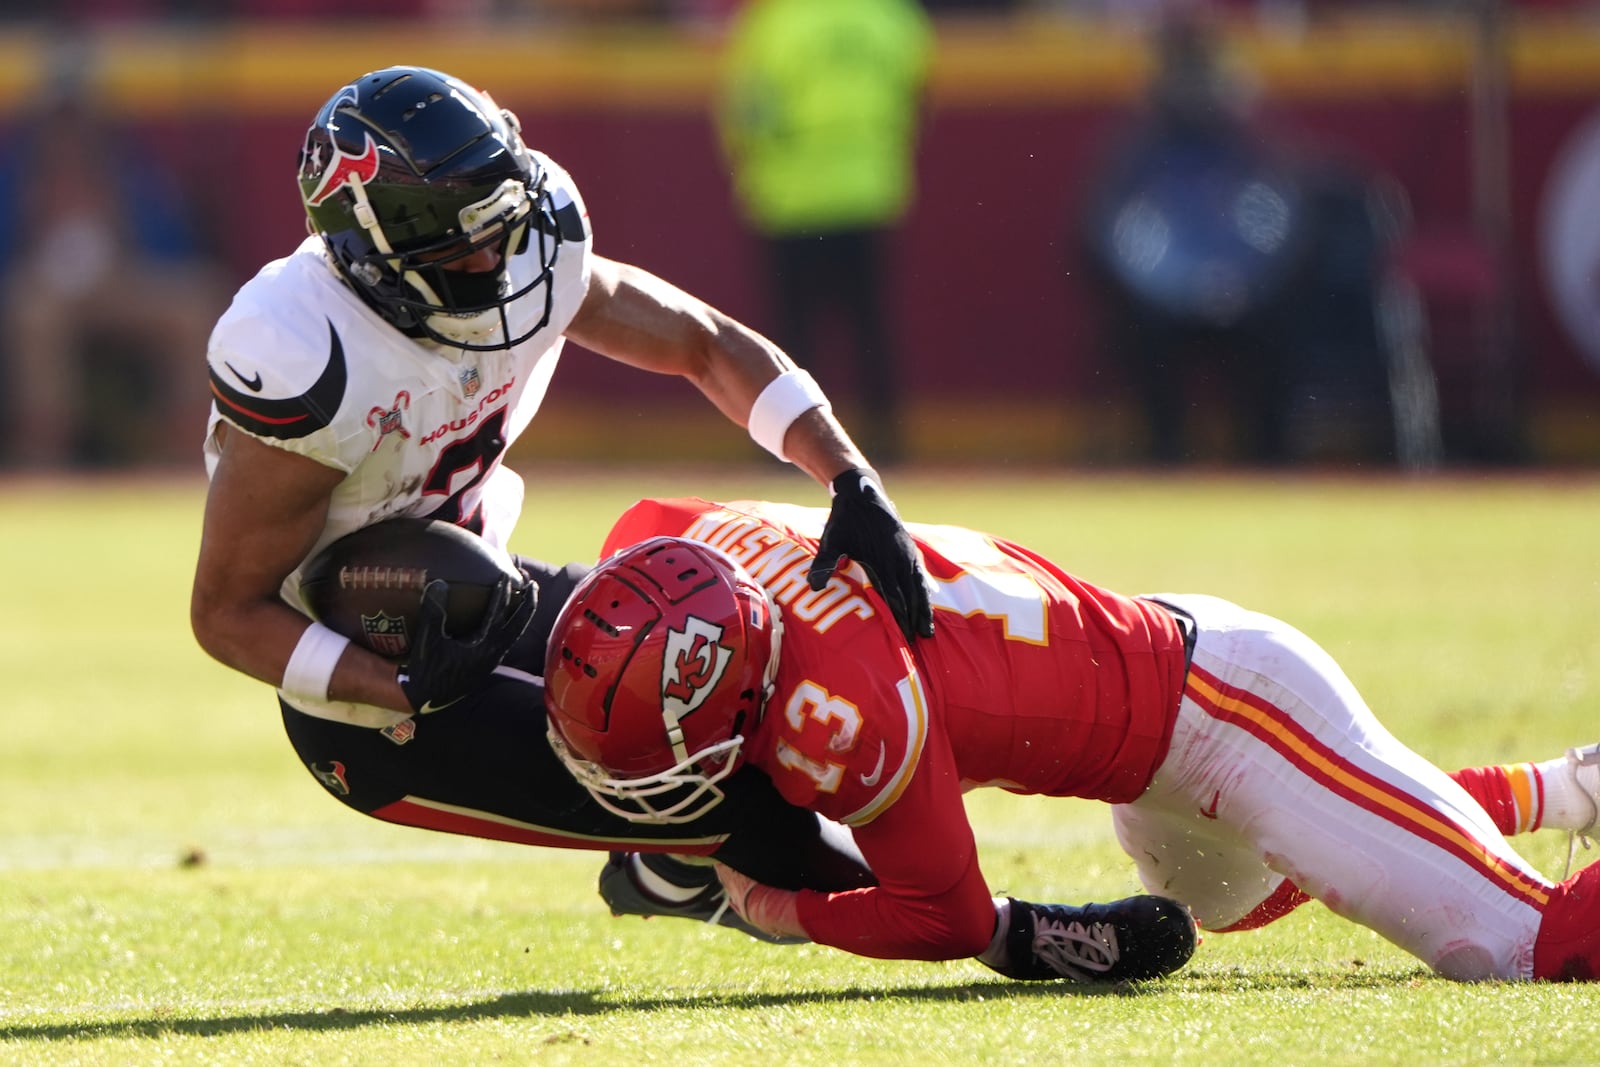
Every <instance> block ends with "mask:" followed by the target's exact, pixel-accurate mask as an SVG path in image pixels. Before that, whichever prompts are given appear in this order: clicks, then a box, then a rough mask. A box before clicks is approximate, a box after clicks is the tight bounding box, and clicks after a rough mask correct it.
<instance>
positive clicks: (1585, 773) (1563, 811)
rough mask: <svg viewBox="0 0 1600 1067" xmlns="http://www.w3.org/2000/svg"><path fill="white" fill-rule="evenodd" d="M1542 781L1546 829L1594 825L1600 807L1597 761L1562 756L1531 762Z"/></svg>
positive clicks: (1584, 828)
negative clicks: (1598, 800) (1598, 805)
mask: <svg viewBox="0 0 1600 1067" xmlns="http://www.w3.org/2000/svg"><path fill="white" fill-rule="evenodd" d="M1533 769H1534V770H1535V771H1536V772H1538V775H1539V778H1540V780H1541V782H1542V783H1543V785H1544V821H1543V823H1542V824H1541V826H1542V827H1543V828H1544V829H1548V830H1572V831H1574V832H1577V833H1583V832H1585V831H1588V830H1590V829H1591V828H1593V827H1594V824H1595V822H1596V817H1597V816H1600V809H1597V808H1596V805H1595V798H1596V797H1597V796H1600V762H1595V763H1588V764H1584V763H1579V762H1576V761H1574V760H1572V759H1569V758H1567V757H1566V756H1558V757H1557V758H1555V759H1550V760H1544V761H1543V762H1541V763H1535V764H1534V765H1533Z"/></svg>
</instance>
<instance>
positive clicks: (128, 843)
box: [0, 467, 1600, 1067]
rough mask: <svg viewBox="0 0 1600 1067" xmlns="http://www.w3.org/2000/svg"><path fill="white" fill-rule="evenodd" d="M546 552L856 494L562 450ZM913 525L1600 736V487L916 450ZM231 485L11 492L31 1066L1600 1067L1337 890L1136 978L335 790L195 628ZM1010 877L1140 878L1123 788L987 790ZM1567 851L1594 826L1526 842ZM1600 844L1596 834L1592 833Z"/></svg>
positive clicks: (1452, 699)
mask: <svg viewBox="0 0 1600 1067" xmlns="http://www.w3.org/2000/svg"><path fill="white" fill-rule="evenodd" d="M528 482H529V504H528V507H527V509H526V511H525V518H524V521H523V524H522V526H521V527H520V528H519V531H518V535H517V539H516V542H515V545H514V547H516V548H517V549H519V550H520V551H523V552H526V553H528V554H531V555H538V556H543V557H546V558H550V559H562V560H564V559H569V558H587V557H589V556H591V555H592V554H593V552H594V550H595V548H596V547H597V546H598V544H599V542H600V539H601V537H602V535H603V533H604V530H605V528H606V526H607V524H608V522H609V520H610V518H611V517H612V516H613V515H614V514H615V513H617V512H619V511H620V510H621V509H622V508H623V507H625V506H626V505H627V504H628V503H629V502H630V501H631V500H633V499H634V498H635V497H637V496H640V495H645V494H660V495H671V494H698V495H706V496H714V497H715V496H723V497H726V496H735V495H737V496H780V497H785V498H790V499H795V500H799V501H802V502H807V501H810V502H815V503H818V504H822V503H824V502H825V501H824V498H823V495H822V493H821V491H820V490H818V489H816V488H815V487H813V486H811V485H810V484H809V483H808V482H807V481H806V480H805V479H803V478H800V477H799V476H797V475H793V474H786V473H784V472H782V471H779V470H777V469H776V468H771V467H767V468H762V469H760V470H759V471H753V472H744V471H727V470H723V471H715V472H710V473H707V472H693V471H676V470H667V471H646V472H641V473H639V474H636V475H633V476H630V477H618V476H613V475H605V474H597V473H594V472H581V473H577V474H566V473H561V472H555V471H546V470H534V471H529V472H528ZM891 488H892V489H893V491H894V495H895V497H896V500H897V502H898V504H899V506H900V508H901V511H902V512H903V513H904V515H905V517H906V518H907V519H910V520H921V521H932V522H957V523H963V524H967V525H973V526H978V527H980V528H984V529H988V530H991V531H993V532H996V533H1001V534H1005V535H1008V536H1012V537H1015V538H1017V539H1019V540H1021V541H1023V542H1025V543H1027V544H1029V545H1031V546H1033V547H1035V548H1038V549H1040V550H1042V551H1044V552H1045V553H1046V554H1048V555H1050V556H1051V557H1053V558H1055V559H1056V560H1058V561H1059V562H1060V563H1062V564H1063V565H1065V566H1066V567H1068V568H1069V569H1072V570H1075V571H1077V572H1079V573H1081V574H1083V575H1084V576H1085V577H1088V578H1090V579H1091V580H1095V581H1100V582H1102V583H1105V584H1109V585H1111V586H1113V587H1115V588H1119V589H1123V590H1126V591H1156V590H1183V591H1193V592H1207V593H1215V594H1218V595H1222V596H1227V597H1230V598H1233V599H1236V600H1239V601H1241V602H1243V603H1246V604H1248V605H1250V606H1252V607H1258V608H1262V609H1264V610H1268V611H1271V612H1273V613H1276V614H1279V615H1281V616H1282V617H1284V618H1286V619H1288V620H1289V621H1291V622H1294V623H1295V624H1296V625H1298V626H1300V627H1301V628H1302V629H1304V630H1306V631H1307V632H1308V633H1310V634H1312V636H1314V637H1316V638H1318V639H1319V640H1320V641H1322V642H1323V643H1324V644H1325V645H1326V646H1327V647H1328V648H1330V649H1331V650H1333V651H1334V652H1335V654H1336V655H1337V656H1338V657H1339V658H1340V660H1341V661H1342V662H1343V664H1344V665H1345V667H1346V669H1347V671H1348V672H1349V674H1350V675H1351V676H1352V678H1354V679H1355V680H1356V682H1357V683H1358V685H1360V686H1361V688H1362V689H1363V691H1364V692H1365V694H1366V695H1367V697H1368V699H1369V702H1370V703H1371V704H1372V705H1373V707H1374V708H1375V709H1376V710H1377V711H1378V712H1379V714H1380V716H1381V717H1382V718H1383V719H1384V720H1385V721H1386V722H1387V723H1388V724H1389V725H1390V727H1391V728H1392V729H1393V730H1394V732H1395V733H1396V734H1398V735H1399V736H1400V737H1401V739H1402V740H1404V741H1406V742H1407V743H1408V744H1410V745H1411V746H1412V747H1414V748H1416V749H1418V750H1419V751H1421V752H1422V753H1423V754H1425V755H1427V756H1429V757H1431V758H1433V759H1434V760H1435V761H1436V762H1438V763H1440V764H1441V765H1443V766H1446V767H1454V766H1456V765H1459V764H1466V763H1482V762H1499V761H1502V760H1508V759H1516V758H1526V757H1539V758H1544V757H1548V756H1552V755H1555V754H1557V753H1559V752H1560V751H1562V750H1563V749H1564V748H1565V747H1566V746H1568V745H1570V744H1575V743H1580V742H1587V741H1591V740H1594V739H1595V738H1596V736H1600V717H1597V716H1596V714H1595V712H1596V709H1597V708H1600V671H1597V668H1596V665H1595V664H1596V657H1597V650H1600V615H1597V612H1596V606H1597V601H1600V597H1597V592H1600V558H1597V553H1596V549H1595V536H1594V534H1595V531H1596V530H1597V529H1600V492H1597V484H1596V483H1595V482H1593V481H1590V480H1586V479H1582V478H1576V477H1570V478H1564V479H1557V480H1551V479H1534V478H1528V479H1522V478H1509V477H1508V478H1494V479H1445V480H1439V481H1408V480H1384V479H1375V480H1370V481H1351V480H1344V479H1333V478H1318V479H1289V478H1283V479H1251V478H1238V479H1228V478H1209V479H1208V478H1197V477H1186V476H1182V475H1173V476H1170V477H1149V478H1117V477H1110V476H1100V477H1081V476H1080V477H1074V476H1069V475H1066V474H1060V473H1051V474H1043V475H1019V476H1015V477H1009V478H1002V479H995V478H992V477H984V478H979V477H976V476H975V475H972V474H970V473H969V474H963V475H935V474H933V473H931V472H929V473H917V472H902V473H901V474H899V475H898V476H896V477H895V478H893V479H892V481H891ZM201 494H202V487H201V486H200V485H199V484H198V483H188V482H177V483H157V484H153V485H147V484H136V483H126V484H118V483H85V484H82V485H76V486H68V487H65V488H61V487H57V488H51V489H46V488H44V487H41V486H34V485H28V484H22V483H12V484H9V485H3V486H0V545H3V546H4V558H5V562H6V564H7V567H6V570H7V573H6V574H5V576H4V579H3V581H0V679H3V680H4V685H5V693H6V698H7V699H6V702H5V703H6V711H5V714H4V716H3V718H0V724H3V725H0V811H4V813H5V818H4V823H3V826H4V830H3V831H0V1062H7V1063H11V1062H16V1063H29V1064H32V1063H38V1064H76V1063H83V1064H146V1063H194V1064H215V1063H258V1064H282V1063H304V1064H327V1063H338V1064H402V1063H403V1064H411V1063H418V1064H435V1063H437V1064H468V1063H473V1064H476V1063H494V1062H501V1063H539V1064H567V1063H581V1064H585V1065H592V1064H602V1065H603V1064H613V1063H615V1064H629V1065H632V1064H636V1063H639V1062H684V1063H696V1064H699V1063H710V1064H724V1063H725V1064H740V1065H749V1064H767V1063H785V1064H787V1063H804V1064H812V1063H815V1064H895V1065H901V1064H906V1063H912V1062H915V1063H918V1064H931V1065H936V1064H967V1063H1051V1064H1061V1063H1065V1064H1099V1063H1104V1064H1113V1063H1114V1064H1157V1063H1160V1064H1167V1063H1174V1064H1270V1065H1273V1067H1281V1065H1283V1064H1324V1063H1326V1064H1351V1065H1356V1064H1360V1065H1366V1064H1405V1065H1410V1064H1507V1063H1586V1062H1596V1061H1600V1049H1596V1048H1595V1047H1594V1045H1593V1039H1592V1036H1591V1031H1592V1027H1591V1026H1590V1021H1591V1020H1592V1019H1593V1018H1594V1016H1595V1014H1596V1010H1597V1008H1600V993H1597V992H1596V991H1595V990H1593V989H1591V988H1589V987H1584V986H1542V985H1541V986H1532V985H1529V986H1523V985H1509V984H1503V983H1494V984H1487V985H1481V986H1462V985H1456V984H1452V983H1448V982H1443V981H1440V980H1437V979H1434V978H1431V977H1429V976H1427V975H1426V974H1425V972H1424V971H1423V970H1422V968H1421V967H1420V966H1419V965H1418V964H1417V963H1416V961H1414V960H1413V959H1412V958H1411V957H1409V956H1407V955H1405V954H1404V953H1401V952H1399V951H1398V950H1397V949H1394V948H1393V947H1392V946H1390V945H1388V944H1387V943H1385V942H1383V941H1382V940H1381V939H1379V938H1377V937H1376V936H1374V935H1372V934H1370V933H1369V932H1367V931H1365V930H1362V929H1360V928H1358V927H1354V926H1352V925H1350V924H1349V923H1346V922H1344V921H1342V920H1340V919H1338V918H1336V917H1334V916H1332V915H1331V914H1330V913H1328V912H1327V911H1326V910H1324V909H1322V908H1321V907H1320V906H1316V905H1313V906H1308V907H1306V908H1302V909H1301V910H1300V911H1299V912H1297V913H1296V914H1294V915H1293V916H1291V917H1290V918H1289V919H1287V920H1284V921H1283V922H1280V923H1278V924H1275V925H1274V926H1273V927H1270V928H1268V929H1266V930H1263V931H1259V932H1255V933H1250V934H1240V935H1227V936H1216V935H1212V936H1208V937H1207V938H1206V940H1205V943H1204V944H1203V945H1202V946H1201V949H1200V951H1199V953H1198V954H1197V955H1196V957H1195V960H1194V962H1193V963H1192V964H1191V966H1190V967H1189V968H1187V969H1186V970H1185V971H1184V972H1182V973H1180V974H1179V975H1176V976H1174V977H1173V978H1172V979H1170V980H1168V981H1166V982H1163V983H1159V984H1157V985H1155V986H1152V987H1149V988H1146V989H1141V990H1137V991H1122V992H1110V991H1106V990H1093V991H1089V992H1083V991H1077V990H1073V989H1071V988H1061V987H1057V986H1036V985H1023V984H1013V983H1007V982H1005V981H1003V980H1001V979H999V978H998V977H996V976H994V975H992V974H991V973H990V972H988V971H986V970H984V969H983V968H981V967H980V966H978V965H976V964H973V963H970V962H956V963H949V964H923V963H885V962H879V961H871V960H863V959H857V958H853V957H850V956H846V955H844V954H841V953H837V952H833V951H831V950H827V949H818V948H813V947H801V948H773V947H767V946H760V945H756V944H754V943H752V942H749V941H748V940H746V939H744V938H742V937H741V936H739V935H737V934H734V933H732V932H729V931H723V930H713V929H709V928H704V927H698V926H692V925H690V924H687V923H682V922H675V921H672V920H653V921H649V922H643V921H639V920H636V919H612V918H610V917H609V916H608V915H607V914H605V910H604V907H603V905H601V903H600V902H599V900H598V899H597V897H596V896H595V895H594V889H593V886H594V877H595V875H596V873H597V872H598V868H599V862H600V858H599V856H598V855H596V854H587V853H576V852H556V851H549V850H534V849H526V848H517V847H514V846H508V845H498V844H492V843H487V842H477V841H470V840H465V839H458V838H452V837H447V836H444V835H436V834H429V833H426V832H424V831H417V830H405V829H400V828H396V827H390V826H386V825H382V824H379V823H376V822H374V821H372V820H369V819H365V818H363V817H361V816H358V815H355V814H353V813H351V812H349V811H348V810H346V809H345V808H343V807H342V806H340V805H338V804H337V803H334V802H332V801H330V800H329V799H328V798H327V797H326V796H325V795H324V794H323V792H322V790H320V789H319V788H317V787H316V786H315V784H314V783H313V782H312V781H311V779H310V778H309V776H308V775H307V774H306V773H305V771H304V769H303V768H301V767H300V766H298V764H297V762H296V760H295V758H294V755H293V753H292V751H291V750H290V749H289V746H288V744H287V743H286V742H285V741H284V739H283V738H282V736H281V727H280V725H279V723H278V719H277V713H276V709H275V706H274V702H273V700H272V697H271V692H270V690H268V689H267V688H266V687H265V686H261V685H258V684H256V683H254V682H251V681H249V680H248V679H244V678H241V677H239V676H237V675H234V674H232V673H230V672H228V671H226V670H225V669H223V668H221V667H220V666H218V665H216V664H214V663H212V662H210V661H209V660H207V659H206V658H205V657H204V655H203V654H201V653H200V652H199V650H198V649H197V648H196V647H195V645H194V642H193V639H192V637H191V636H190V634H189V631H188V621H187V596H188V581H189V574H190V572H191V570H192V567H193V562H194V556H195V551H196V548H197V545H198V523H199V510H200V505H201ZM969 807H970V810H971V811H972V813H973V818H974V822H975V824H976V825H977V826H978V829H979V833H980V840H981V842H982V846H983V856H984V864H985V869H986V871H987V873H988V875H989V878H990V882H991V885H992V886H993V887H994V888H995V889H996V890H997V891H1000V890H1011V891H1014V892H1017V893H1020V894H1022V895H1027V896H1032V897H1034V898H1043V899H1048V898H1056V899H1068V900H1070V899H1083V898H1102V899H1103V898H1105V897H1108V896H1112V895H1123V894H1125V893H1127V892H1131V891H1133V890H1134V889H1135V888H1136V886H1135V883H1134V880H1133V876H1132V869H1131V865H1130V864H1129V863H1128V861H1127V860H1126V858H1125V857H1123V856H1122V854H1121V853H1120V851H1119V850H1118V849H1117V847H1116V844H1115V841H1114V839H1113V838H1112V836H1111V833H1110V825H1109V820H1108V819H1107V817H1106V815H1105V812H1104V809H1103V808H1101V807H1099V806H1097V805H1094V804H1088V803H1082V802H1074V801H1045V800H1039V799H1030V798H1015V797H1009V796H1004V795H990V794H979V795H974V796H973V797H972V798H971V800H970V804H969ZM1517 844H1518V847H1519V849H1521V850H1522V851H1523V852H1524V854H1525V855H1527V856H1528V857H1529V858H1530V859H1531V860H1532V861H1533V862H1534V863H1535V864H1537V865H1538V866H1540V868H1541V869H1543V870H1545V871H1546V873H1550V874H1556V873H1558V872H1559V870H1560V866H1561V863H1562V861H1563V860H1564V858H1565V840H1564V838H1563V837H1561V836H1560V835H1557V834H1551V833H1546V834H1540V835H1536V836H1534V837H1531V838H1522V839H1519V840H1518V842H1517ZM1588 855H1589V856H1593V855H1594V854H1593V853H1590V854H1588Z"/></svg>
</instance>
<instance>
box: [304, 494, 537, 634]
mask: <svg viewBox="0 0 1600 1067" xmlns="http://www.w3.org/2000/svg"><path fill="white" fill-rule="evenodd" d="M508 574H509V575H512V576H516V577H520V574H519V572H518V570H517V566H516V564H515V563H513V562H512V560H511V557H510V555H509V554H507V553H506V552H504V551H502V550H501V549H498V548H496V547H494V546H493V545H491V544H489V542H487V541H485V540H484V539H483V538H481V537H478V536H477V535H476V534H473V533H471V532H470V531H468V530H463V529H462V528H461V527H459V526H453V525H451V524H450V523H448V522H441V521H438V520H435V519H388V520H386V521H384V522H378V523H373V524H372V525H371V526H364V527H362V528H361V529H359V530H356V531H355V532H354V533H349V534H346V535H345V536H344V537H341V538H339V539H338V540H337V541H334V542H333V543H331V544H329V545H328V546H327V547H326V548H324V549H323V550H322V551H321V552H318V553H317V554H316V556H315V557H314V558H313V559H312V560H311V562H310V563H308V564H307V565H306V567H305V569H304V570H303V571H302V573H301V583H300V596H301V598H302V599H303V600H304V602H305V605H306V608H307V610H309V611H310V612H311V616H312V618H314V619H316V620H317V621H318V622H320V623H322V624H323V625H324V626H326V627H328V628H329V629H330V630H333V631H335V632H337V633H340V634H343V635H344V636H345V637H348V638H350V640H352V641H354V642H356V643H357V644H359V645H361V646H363V647H364V648H368V649H370V650H372V651H373V652H376V653H378V655H380V656H383V657H385V658H387V659H391V660H395V661H396V662H400V661H403V660H404V659H405V657H406V655H407V653H409V652H410V650H411V639H412V636H413V635H414V634H415V633H416V632H417V615H418V612H419V610H420V608H421V606H422V590H423V589H424V588H425V587H426V586H427V584H428V583H429V582H432V581H435V580H441V579H442V580H443V581H444V582H445V583H447V585H448V586H449V595H448V596H447V598H446V620H447V621H446V630H447V632H449V633H451V634H456V635H460V634H464V633H468V632H470V631H471V630H472V629H473V628H474V627H476V626H477V625H478V623H479V622H481V621H482V619H483V612H484V609H485V608H486V607H487V606H488V603H489V598H490V596H491V595H492V594H493V593H494V588H495V586H496V585H497V584H499V582H500V579H501V578H502V577H504V576H505V575H508Z"/></svg>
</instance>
